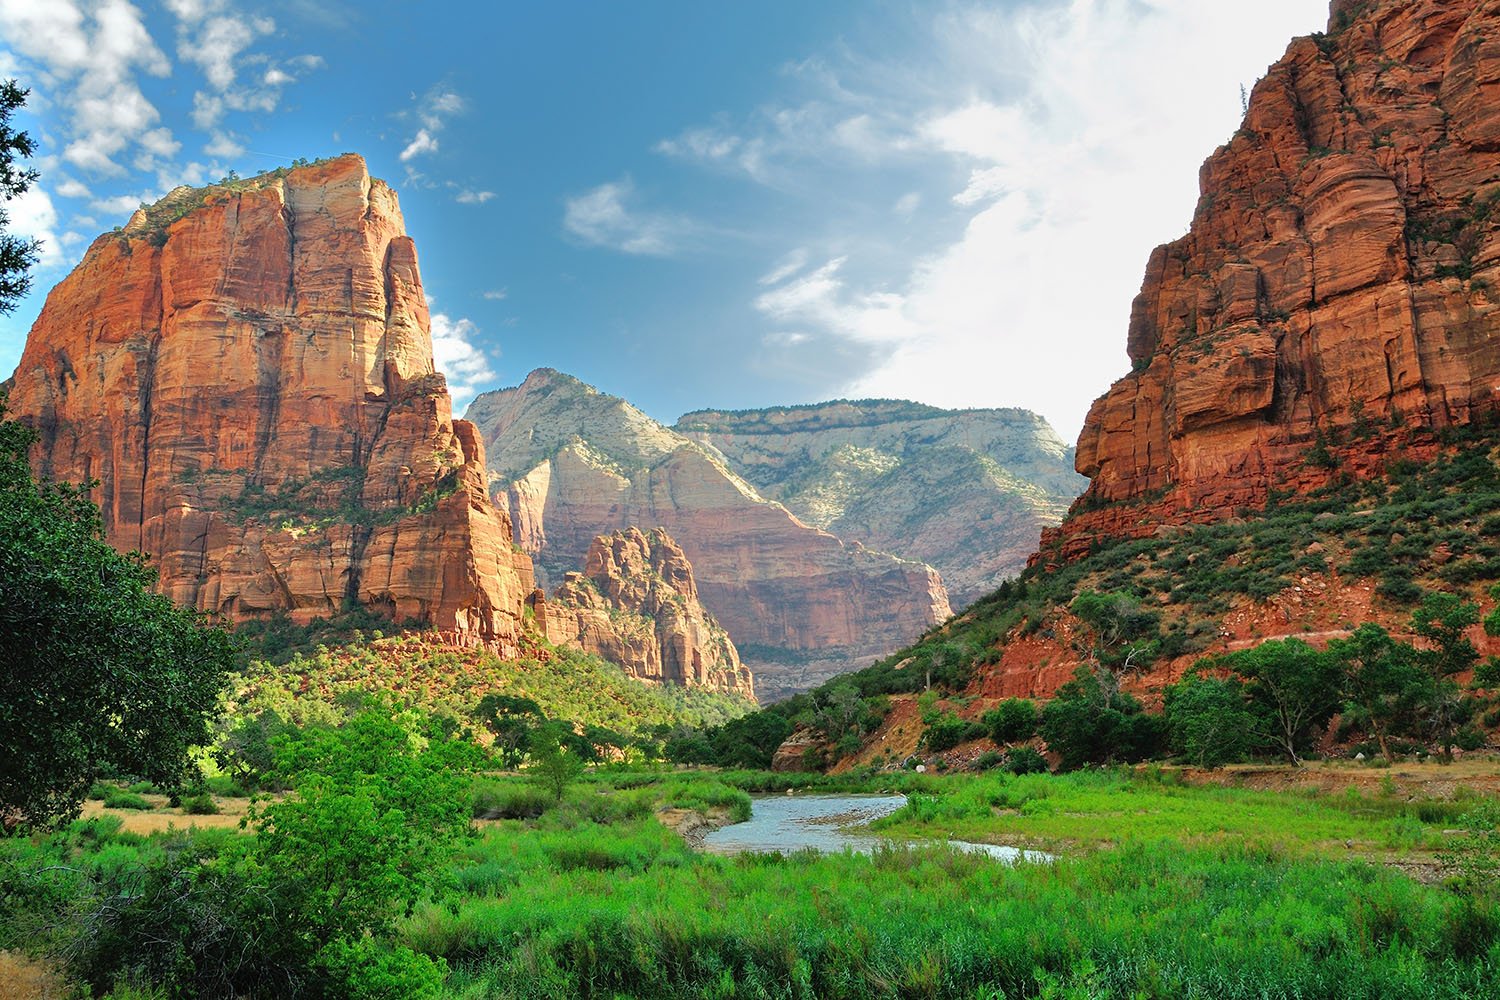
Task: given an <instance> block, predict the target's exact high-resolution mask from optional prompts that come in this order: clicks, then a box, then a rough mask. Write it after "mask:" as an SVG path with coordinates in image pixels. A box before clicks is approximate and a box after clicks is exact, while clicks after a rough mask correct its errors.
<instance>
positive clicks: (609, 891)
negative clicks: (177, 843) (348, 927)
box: [400, 821, 1500, 998]
mask: <svg viewBox="0 0 1500 1000" xmlns="http://www.w3.org/2000/svg"><path fill="white" fill-rule="evenodd" d="M456 874H457V879H458V882H459V884H460V886H461V888H459V889H458V890H456V891H455V892H454V893H452V894H450V895H449V896H447V897H446V898H444V899H441V900H438V901H435V902H434V903H433V904H432V905H429V906H427V907H424V908H423V909H421V910H420V911H418V912H417V913H416V914H414V915H413V916H412V917H411V918H410V919H409V920H408V921H407V922H406V923H405V924H404V925H403V926H402V928H401V931H400V939H401V941H402V942H403V943H405V944H407V945H409V946H411V947H413V948H415V949H417V950H418V951H423V952H427V953H429V954H437V955H442V956H444V957H445V958H446V959H447V960H448V962H449V964H450V967H451V969H452V972H451V974H450V978H449V983H448V989H449V995H450V996H454V997H517V998H520V997H527V998H542V997H549V998H550V997H617V996H629V997H788V998H791V997H803V996H808V997H812V996H816V997H820V998H822V997H826V998H841V997H850V998H853V997H881V996H888V997H996V996H1064V995H1069V996H1079V997H1107V996H1144V997H1179V996H1197V997H1205V998H1207V997H1293V996H1300V997H1315V996H1329V997H1332V996H1338V997H1382V996H1402V997H1460V996H1485V995H1494V987H1493V986H1492V985H1491V982H1492V978H1493V970H1494V969H1495V962H1496V960H1497V959H1500V949H1496V948H1495V946H1494V929H1493V928H1494V926H1495V924H1494V922H1493V921H1494V913H1493V912H1492V911H1490V910H1488V909H1485V910H1483V911H1479V910H1476V909H1474V908H1473V906H1472V905H1471V904H1469V903H1468V902H1466V901H1464V900H1462V899H1459V898H1456V897H1454V896H1453V895H1451V894H1449V893H1446V892H1444V891H1443V890H1440V889H1433V888H1429V887H1424V886H1422V885H1419V884H1417V883H1415V882H1413V881H1411V880H1410V879H1407V878H1406V877H1404V876H1402V875H1400V874H1399V873H1396V872H1393V871H1389V870H1386V869H1382V868H1379V867H1376V866H1372V865H1368V864H1363V863H1358V862H1328V861H1320V860H1310V859H1302V858H1296V857H1292V856H1288V855H1286V854H1283V853H1281V852H1279V851H1276V850H1275V849H1270V848H1264V847H1259V846H1248V847H1247V846H1245V845H1240V844H1221V845H1217V846H1212V847H1183V846H1182V845H1179V844H1173V843H1170V842H1158V843H1154V844H1144V843H1142V844H1135V845H1132V846H1130V847H1128V848H1123V849H1120V850H1116V851H1108V852H1101V853H1097V854H1089V855H1085V856H1082V857H1078V858H1069V859H1065V860H1063V861H1060V862H1058V863H1056V864H1051V865H1023V866H1019V867H1015V868H1011V867H1007V866H1004V865H1001V864H997V863H995V862H993V861H990V860H988V859H984V858H980V857H977V856H973V855H966V854H962V853H959V852H955V851H952V850H947V849H943V848H933V849H925V850H910V849H904V848H892V849H890V850H886V851H882V852H879V853H877V854H876V855H875V856H873V857H860V856H854V855H843V856H831V857H815V856H810V855H796V856H793V857H791V858H780V857H769V858H749V857H747V858H738V859H726V858H718V857H711V856H710V857H703V856H694V855H691V854H689V853H688V852H686V851H685V850H684V849H683V848H682V846H681V845H680V844H678V843H675V842H674V841H673V840H672V839H671V838H669V837H664V836H663V835H662V833H661V831H660V829H659V828H658V827H656V826H655V825H654V824H652V823H651V822H649V821H632V822H630V823H627V824H624V825H622V826H611V827H600V826H595V825H591V824H579V825H577V826H574V827H572V828H569V829H528V828H526V827H524V826H523V825H521V824H514V825H506V826H505V827H503V828H499V829H495V830H492V831H489V832H488V834H487V835H486V837H485V839H484V840H483V841H481V842H480V843H479V844H476V845H475V846H474V847H473V848H471V850H470V851H469V854H468V857H466V858H465V860H464V863H463V864H462V865H460V866H459V868H458V869H457V873H456ZM1064 986H1067V987H1072V988H1073V989H1075V990H1076V991H1077V992H1074V993H1067V994H1064V993H1059V992H1049V991H1055V990H1058V989H1061V988H1063V987H1064Z"/></svg>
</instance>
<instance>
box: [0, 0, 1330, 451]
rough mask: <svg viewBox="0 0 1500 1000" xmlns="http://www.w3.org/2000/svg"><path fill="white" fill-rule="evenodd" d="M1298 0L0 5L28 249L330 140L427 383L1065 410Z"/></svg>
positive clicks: (60, 241)
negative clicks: (384, 263)
mask: <svg viewBox="0 0 1500 1000" xmlns="http://www.w3.org/2000/svg"><path fill="white" fill-rule="evenodd" d="M1326 17H1327V5H1326V2H1324V0H1261V2H1258V3H1256V4H1254V5H1253V6H1251V5H1243V4H1232V3H1221V2H1213V3H1207V2H1204V0H1025V2H1019V0H1010V2H990V3H972V2H971V3H963V2H929V3H895V2H884V0H858V2H855V0H819V2H817V3H807V2H803V0H759V2H755V3H702V2H696V0H695V2H689V0H681V2H667V0H653V2H637V3H622V2H599V3H546V4H542V3H536V4H522V3H486V4H456V3H442V4H436V3H435V4H427V5H421V6H418V5H412V4H409V3H404V4H397V3H359V4H355V3H346V2H343V0H265V2H248V3H238V2H232V0H164V2H162V3H160V4H155V3H152V4H147V3H141V4H132V3H129V2H127V0H40V2H39V0H0V75H4V76H13V77H16V78H18V79H19V80H20V81H21V82H22V84H23V85H25V86H29V87H31V88H32V98H31V101H30V106H29V107H28V110H27V113H26V114H25V115H24V116H23V121H22V124H23V125H24V126H25V127H27V128H29V129H30V130H31V131H32V133H33V135H34V136H35V137H36V138H37V139H38V140H40V144H41V155H40V156H39V157H38V160H37V165H38V166H39V167H40V169H41V171H42V180H41V182H40V184H39V185H38V186H37V188H36V189H35V190H34V192H33V193H31V194H30V195H28V196H26V197H25V198H24V199H21V200H19V201H17V202H13V203H11V204H10V205H9V206H8V207H9V210H10V212H11V215H12V222H13V227H14V228H15V229H17V230H20V231H26V232H32V233H35V234H37V235H39V236H41V237H42V238H43V239H44V240H45V241H46V244H47V252H46V256H45V259H44V261H43V264H42V266H41V267H40V268H39V269H38V270H37V272H36V275H35V284H36V291H35V292H34V294H33V295H32V296H30V297H29V298H28V299H27V300H26V301H24V302H22V303H21V305H20V307H19V308H18V309H17V310H16V311H15V313H14V314H13V315H11V316H8V317H0V372H9V371H10V370H11V369H12V368H13V367H14V365H15V363H16V362H17V361H18V359H19V357H20V352H21V347H22V345H23V343H24V340H25V335H26V331H27V329H28V328H29V327H30V325H31V323H32V322H33V320H34V319H35V317H36V314H37V313H38V312H39V311H40V309H41V304H42V300H43V297H44V295H45V293H46V291H47V290H48V289H49V288H50V287H51V286H52V285H53V284H55V283H56V282H57V281H58V280H60V279H61V277H62V276H63V275H64V274H65V273H66V271H67V269H68V268H69V267H71V266H72V264H74V263H76V262H77V260H78V258H79V256H80V255H81V253H82V251H83V249H84V248H85V247H86V246H87V245H88V242H89V241H90V240H91V239H92V238H93V237H94V236H95V235H97V233H99V232H101V231H104V230H107V229H109V228H111V227H113V226H115V225H119V224H121V223H123V222H124V221H125V219H126V218H128V216H129V214H130V212H131V210H132V209H133V208H134V207H135V206H136V205H137V204H138V203H139V202H140V201H142V200H154V199H155V198H156V197H158V196H160V195H161V194H163V193H165V191H167V190H168V189H170V188H171V187H173V186H175V185H176V184H179V183H190V184H197V183H203V182H205V181H211V180H215V179H217V178H219V177H220V176H222V175H223V174H225V173H226V172H227V171H229V170H230V169H234V170H236V171H238V172H239V173H241V174H250V173H255V172H259V171H261V170H265V169H270V168H272V167H275V166H278V165H281V164H283V163H287V162H289V161H290V160H291V159H293V158H295V157H309V158H312V157H318V156H326V155H330V154H335V153H341V152H345V151H354V152H358V153H361V154H363V155H364V156H365V158H366V159H367V160H368V161H369V163H370V167H371V170H372V171H373V172H374V173H375V174H376V175H377V176H381V177H384V178H386V179H387V180H389V181H390V182H391V183H393V184H394V185H396V187H397V188H398V190H399V191H400V195H401V202H402V208H403V211H404V213H405V216H406V221H407V226H408V229H409V231H410V232H411V233H412V235H413V236H414V237H415V238H416V240H417V246H418V251H419V253H420V256H421V264H422V274H423V279H424V282H425V284H426V287H427V289H428V292H429V294H430V295H431V297H432V299H433V303H432V305H433V310H434V313H435V318H434V334H435V352H436V354H437V357H438V362H439V367H440V368H443V369H444V370H445V371H446V372H447V373H448V375H449V381H450V385H451V386H452V387H453V389H454V395H455V398H456V400H457V402H458V403H459V405H460V406H462V405H463V404H464V403H466V402H467V400H468V398H470V397H471V396H472V395H473V393H474V392H476V391H482V390H483V389H486V388H493V387H498V386H501V385H512V384H515V383H517V382H519V381H520V380H521V378H523V377H524V376H525V374H526V372H527V371H529V370H531V369H532V368H535V367H540V366H550V367H554V368H559V369H562V370H564V371H567V372H570V373H572V374H575V375H577V376H579V377H581V378H583V379H584V380H586V381H589V382H592V383H594V384H595V385H598V386H600V387H601V388H603V389H605V390H607V391H609V392H613V393H616V394H618V395H622V396H625V397H626V398H628V399H630V400H632V401H633V402H635V403H637V404H638V405H639V406H641V407H642V408H643V409H645V410H646V411H647V412H648V413H650V414H651V415H653V416H655V417H657V418H659V419H662V420H665V421H668V422H670V421H672V420H674V419H675V418H676V417H677V416H678V415H679V414H681V413H682V412H684V411H686V410H690V409H695V408H699V407H707V406H716V407H754V406H767V405H774V404H782V403H796V402H811V401H816V400H820V399H827V398H832V397H837V396H854V395H859V396H863V395H875V396H893V397H902V398H911V399H917V400H921V401H923V402H928V403H933V404H936V405H942V406H1025V407H1029V408H1031V409H1034V410H1037V411H1039V412H1041V413H1042V414H1044V415H1045V416H1046V417H1048V418H1049V419H1050V420H1051V421H1052V422H1053V423H1054V425H1055V426H1057V427H1058V429H1059V431H1060V432H1061V433H1063V434H1064V436H1065V437H1069V438H1071V437H1072V436H1074V435H1076V433H1077V430H1078V427H1079V425H1080V424H1081V422H1082V419H1083V416H1084V413H1085V411H1086V409H1087V407H1088V404H1089V402H1090V401H1091V400H1092V399H1093V398H1094V397H1095V396H1097V395H1099V394H1100V393H1102V392H1103V391H1104V390H1105V389H1106V388H1107V387H1108V385H1109V383H1110V381H1112V380H1113V379H1114V378H1116V377H1118V376H1119V375H1120V374H1123V373H1124V371H1125V370H1126V367H1127V363H1126V359H1125V354H1124V345H1125V329H1126V322H1127V320H1128V316H1129V305H1130V299H1131V297H1132V296H1133V295H1134V294H1135V292H1136V291H1137V290H1138V288H1139V285H1140V278H1141V274H1142V272H1143V270H1144V267H1145V263H1146V258H1147V255H1148V253H1149V252H1150V250H1151V248H1152V247H1153V246H1154V245H1155V244H1157V243H1159V242H1162V241H1164V240H1168V239H1172V238H1174V237H1176V236H1178V235H1180V234H1181V233H1182V232H1183V231H1184V229H1185V227H1186V224H1187V222H1188V220H1189V218H1190V216H1191V212H1192V207H1193V204H1194V202H1195V201H1196V197H1197V168H1198V165H1199V164H1200V163H1201V161H1202V160H1203V159H1204V157H1205V156H1207V154H1208V153H1209V152H1211V151H1212V149H1213V147H1214V146H1215V145H1217V144H1218V143H1220V142H1222V141H1224V140H1225V139H1226V138H1228V136H1229V135H1230V134H1231V133H1232V132H1233V131H1234V129H1235V128H1236V126H1237V124H1238V119H1239V116H1240V86H1241V85H1244V86H1251V85H1253V83H1254V82H1255V80H1256V79H1257V78H1258V77H1259V76H1260V75H1261V74H1262V73H1263V72H1264V71H1265V69H1266V67H1267V66H1268V65H1269V63H1271V62H1272V61H1274V60H1275V59H1276V58H1278V57H1279V56H1280V54H1281V53H1282V52H1283V51H1284V49H1285V47H1286V44H1287V42H1288V40H1289V39H1290V38H1291V37H1292V36H1293V35H1296V34H1305V33H1308V32H1310V31H1314V30H1319V29H1321V28H1322V27H1323V25H1324V22H1325V21H1326Z"/></svg>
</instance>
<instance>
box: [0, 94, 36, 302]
mask: <svg viewBox="0 0 1500 1000" xmlns="http://www.w3.org/2000/svg"><path fill="white" fill-rule="evenodd" d="M28 93H29V91H25V90H22V89H21V88H20V87H18V86H16V82H15V81H14V80H6V81H4V82H3V83H0V199H3V200H5V201H10V200H11V199H12V198H15V197H16V196H18V195H21V194H24V193H25V192H26V190H27V189H28V188H29V187H31V182H32V181H34V180H36V178H37V172H36V170H34V169H32V168H29V167H22V166H20V165H19V164H18V163H17V162H16V160H17V159H18V158H19V157H27V156H32V155H35V153H36V143H34V142H33V141H32V139H31V136H30V135H28V134H26V133H25V132H17V131H16V130H15V129H14V128H12V127H11V123H10V121H11V116H13V115H14V114H15V113H16V112H17V111H18V110H20V109H21V108H22V107H23V106H24V105H25V104H26V95H27V94H28ZM9 228H10V217H9V215H8V214H7V213H6V211H5V208H4V206H0V316H3V315H5V314H7V313H9V312H11V311H12V310H13V309H15V307H16V301H17V300H18V299H20V298H21V296H23V295H25V294H26V292H27V290H28V289H30V287H31V276H30V274H28V273H27V272H29V271H30V270H31V266H32V265H33V264H35V263H36V262H37V258H38V256H39V255H40V252H41V243H39V242H38V241H37V240H34V239H26V238H24V237H21V236H16V235H15V234H13V233H10V232H8V230H9Z"/></svg>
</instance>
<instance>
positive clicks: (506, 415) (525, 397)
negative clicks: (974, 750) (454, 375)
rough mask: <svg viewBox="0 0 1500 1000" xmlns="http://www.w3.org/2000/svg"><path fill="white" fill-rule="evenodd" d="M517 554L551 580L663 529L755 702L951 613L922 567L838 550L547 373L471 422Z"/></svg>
mask: <svg viewBox="0 0 1500 1000" xmlns="http://www.w3.org/2000/svg"><path fill="white" fill-rule="evenodd" d="M468 417H469V419H471V420H473V421H474V423H476V424H477V425H478V426H479V428H480V430H481V431H482V432H483V433H484V437H485V443H486V445H487V453H488V461H489V468H490V475H491V483H492V487H493V489H494V492H495V495H496V497H497V499H499V498H503V499H504V500H505V501H506V502H508V504H509V507H510V511H511V516H512V517H513V519H514V521H515V525H516V537H517V540H518V542H519V543H520V544H521V546H522V547H523V548H524V549H525V550H526V551H528V552H530V553H532V555H533V556H535V558H536V560H537V563H538V566H539V567H540V569H541V570H543V571H544V572H545V574H546V576H547V577H548V578H550V579H559V578H560V577H561V576H562V574H563V573H565V572H567V571H568V570H571V569H575V568H577V567H578V566H579V565H580V564H581V563H582V562H583V560H584V557H585V555H586V554H587V552H588V550H589V547H590V545H591V544H592V543H593V540H594V538H595V536H597V535H599V534H601V533H606V532H611V531H615V530H623V529H626V528H630V527H632V526H635V525H649V526H661V527H663V528H665V529H666V530H667V531H668V532H669V533H670V534H671V536H672V537H673V538H675V539H676V540H677V542H678V543H679V544H680V545H681V546H682V549H683V551H684V552H685V553H686V554H687V556H688V559H689V560H690V561H691V562H692V566H693V571H694V573H695V574H696V576H697V583H698V589H699V591H700V593H701V594H702V598H703V604H704V605H705V606H706V607H707V608H708V609H709V610H710V611H712V612H713V614H714V616H715V617H716V618H718V620H719V621H720V622H722V623H723V625H724V627H725V628H726V629H727V630H728V631H729V634H730V635H731V636H733V638H734V641H735V643H736V644H737V645H738V646H739V648H740V653H741V655H742V656H744V658H745V660H746V662H747V663H749V664H750V666H751V667H752V668H753V669H754V671H755V676H756V681H757V688H758V690H759V693H760V695H761V697H762V699H763V700H769V699H775V698H777V697H781V696H784V695H786V694H789V693H791V692H793V691H795V690H799V689H801V688H805V687H808V686H811V685H812V684H816V683H818V682H819V681H820V680H822V679H823V678H826V677H828V676H831V675H832V674H834V673H837V672H839V671H841V670H847V669H850V668H851V667H854V666H859V665H863V662H864V661H868V660H869V659H871V658H873V657H877V656H880V655H883V654H885V653H887V652H889V651H891V650H892V649H895V648H896V647H898V646H900V645H901V644H902V643H904V642H908V641H910V640H911V639H912V638H913V637H915V636H916V635H918V634H920V633H921V632H922V631H923V630H925V629H926V628H928V627H930V626H931V625H933V624H934V623H936V622H939V621H942V620H943V619H944V618H946V617H947V616H948V614H949V608H948V597H947V594H946V592H945V591H944V589H943V584H942V580H941V579H940V578H939V576H938V574H937V573H936V571H934V570H933V569H932V568H931V567H929V566H926V565H924V564H922V563H919V562H914V561H910V560H904V559H899V558H897V557H895V556H891V555H886V554H884V553H880V552H874V551H871V550H868V549H865V548H864V547H863V546H861V545H858V544H846V543H844V542H843V541H841V540H839V539H838V538H837V537H835V536H834V535H831V534H829V533H828V532H826V531H820V530H818V529H816V528H812V527H809V526H807V525H805V524H803V523H802V522H801V521H799V520H797V518H796V517H794V516H793V515H792V514H791V513H790V512H788V511H787V510H786V508H784V507H782V506H781V505H780V504H776V503H772V502H770V501H767V500H765V499H764V498H762V497H761V496H760V495H759V494H758V493H756V491H755V489H754V488H753V487H751V486H750V485H749V484H748V483H746V482H745V481H744V480H742V479H740V478H739V477H738V476H736V475H735V474H734V473H733V472H731V471H730V470H729V468H728V467H727V465H726V464H725V462H724V460H723V458H722V457H721V456H719V455H717V454H715V453H714V452H712V451H711V450H710V449H708V448H705V447H703V446H702V445H699V444H697V443H696V442H693V441H690V440H688V439H687V438H685V437H683V436H682V435H680V434H677V433H675V432H673V431H671V430H668V429H667V428H666V427H663V426H662V425H661V424H658V423H657V422H655V421H654V420H651V419H650V418H649V417H647V416H646V415H645V414H643V413H641V412H640V411H639V410H637V409H635V408H634V407H633V406H630V405H629V404H628V403H626V402H624V401H623V400H620V399H616V398H615V397H613V396H606V395H604V394H602V393H600V392H599V391H598V390H596V389H594V388H592V387H590V386H587V385H584V384H583V383H582V382H579V381H578V380H577V379H574V378H571V377H569V376H567V375H563V374H560V373H558V372H555V371H550V370H545V369H543V370H540V371H535V372H532V373H531V375H529V376H528V377H527V379H526V381H525V382H524V383H523V384H522V385H520V386H517V387H515V388H511V389H503V390H500V391H498V392H492V393H486V394H484V395H482V396H480V397H479V398H478V399H476V400H475V401H474V403H473V404H472V405H471V406H470V407H469V410H468Z"/></svg>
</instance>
